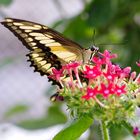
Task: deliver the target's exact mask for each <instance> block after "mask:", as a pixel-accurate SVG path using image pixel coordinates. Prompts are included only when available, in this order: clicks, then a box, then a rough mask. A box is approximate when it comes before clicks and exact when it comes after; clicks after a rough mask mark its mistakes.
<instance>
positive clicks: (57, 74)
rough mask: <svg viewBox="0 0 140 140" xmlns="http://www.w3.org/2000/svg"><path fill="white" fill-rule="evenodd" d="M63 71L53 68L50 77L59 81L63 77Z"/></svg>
mask: <svg viewBox="0 0 140 140" xmlns="http://www.w3.org/2000/svg"><path fill="white" fill-rule="evenodd" d="M63 76H64V74H63V69H60V70H57V69H56V68H52V74H51V75H50V76H49V77H51V78H53V79H56V80H57V81H59V80H60V77H63Z"/></svg>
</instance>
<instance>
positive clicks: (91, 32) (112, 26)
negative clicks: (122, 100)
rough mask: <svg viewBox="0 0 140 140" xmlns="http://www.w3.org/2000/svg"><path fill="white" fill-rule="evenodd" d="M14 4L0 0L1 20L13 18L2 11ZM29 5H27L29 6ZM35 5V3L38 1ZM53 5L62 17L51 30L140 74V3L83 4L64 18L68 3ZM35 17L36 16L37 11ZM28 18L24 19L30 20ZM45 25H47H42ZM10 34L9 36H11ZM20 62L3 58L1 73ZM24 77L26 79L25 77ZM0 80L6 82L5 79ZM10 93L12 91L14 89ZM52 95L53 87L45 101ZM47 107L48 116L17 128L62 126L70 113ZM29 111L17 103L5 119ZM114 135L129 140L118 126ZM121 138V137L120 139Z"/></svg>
mask: <svg viewBox="0 0 140 140" xmlns="http://www.w3.org/2000/svg"><path fill="white" fill-rule="evenodd" d="M15 1H16V0H15ZM15 1H14V0H12V1H11V0H0V16H1V19H3V18H4V17H7V16H8V17H9V16H11V15H10V14H9V15H8V14H7V13H6V12H5V11H6V10H3V7H4V8H5V7H6V8H7V9H8V8H11V6H12V4H13V3H14V2H15ZM26 3H27V4H28V2H26ZM34 3H36V1H35V2H34ZM34 3H33V5H34ZM53 3H54V4H55V8H56V9H57V10H58V11H59V12H60V15H61V16H60V18H57V19H55V21H53V22H51V23H49V25H50V27H52V28H53V29H55V30H57V31H59V32H61V33H63V34H64V35H65V36H66V37H68V38H70V39H72V40H74V41H75V42H77V43H79V44H80V45H81V46H83V47H84V48H88V47H89V46H91V45H96V46H98V47H99V48H100V51H104V50H105V49H107V50H109V51H111V52H113V53H117V54H118V59H116V60H115V62H116V63H118V64H120V65H121V66H122V67H126V66H131V67H132V70H135V71H137V72H140V68H138V67H137V66H136V61H138V60H139V59H140V0H81V3H82V6H83V7H82V9H81V10H79V11H78V12H77V13H76V14H73V15H72V16H67V15H66V14H65V4H66V3H67V2H66V1H64V0H63V1H61V0H53ZM43 5H44V3H43V1H40V5H38V6H39V7H41V6H43ZM71 6H72V5H71ZM74 6H75V5H73V7H74ZM21 7H22V5H21ZM18 8H19V7H18ZM29 8H30V7H29ZM68 8H69V9H68ZM19 9H20V8H19ZM75 9H76V8H75ZM46 10H47V5H46ZM67 10H69V11H70V10H71V7H67ZM39 12H40V11H39V10H38V14H39ZM24 13H25V15H26V16H27V17H28V18H27V19H28V20H30V16H28V13H26V10H24ZM50 13H51V10H50ZM44 14H45V10H44ZM54 14H55V12H54ZM56 14H57V12H56ZM26 16H25V17H26ZM32 16H33V17H35V16H36V15H35V14H34V11H33V13H32ZM25 17H24V19H25V20H27V19H26V18H25ZM14 18H20V16H19V15H18V16H16V12H15V14H14ZM32 19H33V18H32ZM32 19H31V20H32ZM42 19H43V16H42ZM45 20H46V21H47V19H44V21H45ZM38 22H39V21H38ZM40 23H41V22H40ZM44 23H45V22H43V23H42V24H44ZM7 33H9V34H10V32H7ZM5 38H6V36H5ZM7 40H8V39H7ZM16 41H17V40H16ZM5 43H6V42H5ZM1 45H2V44H1ZM21 54H22V53H21ZM18 56H19V55H18ZM17 59H19V58H17V56H16V57H14V58H11V57H10V58H9V57H7V56H5V57H3V58H2V59H1V60H0V69H3V67H4V66H5V65H11V64H13V63H15V62H16V61H17ZM5 69H6V67H5ZM0 73H1V71H0ZM24 76H25V77H26V75H24ZM35 76H36V75H35ZM0 80H1V82H3V79H0ZM32 82H33V81H32ZM21 84H22V82H21ZM35 88H36V87H34V90H36V89H35ZM10 89H11V90H12V87H11V88H10ZM23 89H24V87H23ZM23 89H21V90H23ZM21 90H19V91H18V94H20V92H21ZM52 92H53V93H54V92H55V89H53V88H52V87H50V86H49V87H46V90H45V92H44V93H43V94H45V96H44V98H46V100H47V99H48V98H49V96H50V95H52ZM16 94H17V93H16ZM48 102H49V101H48ZM48 106H49V108H48ZM48 106H46V110H47V111H46V113H45V115H42V116H41V117H40V118H35V119H32V118H28V117H27V118H26V119H23V120H21V121H15V122H16V124H18V125H19V126H22V127H24V128H27V129H39V128H46V127H49V126H54V125H56V124H63V123H65V122H66V121H67V119H68V117H67V115H66V114H67V113H66V112H65V111H62V110H64V109H62V108H63V104H62V103H52V104H50V105H48ZM29 108H30V105H29V106H28V105H26V104H21V103H17V104H16V105H14V106H11V108H9V109H8V110H6V111H5V114H4V119H5V120H10V118H11V117H14V116H16V115H19V114H20V113H21V114H22V115H23V116H24V113H23V112H26V111H28V110H29ZM94 127H95V126H94ZM94 127H93V128H94ZM93 128H92V130H93ZM95 128H96V129H94V130H96V131H97V133H96V135H97V134H98V131H99V130H98V129H99V128H98V125H97V127H95ZM120 130H121V131H120ZM96 131H95V132H96ZM111 132H112V133H111V137H112V139H113V140H123V139H124V136H128V132H127V131H126V130H124V129H120V128H119V127H117V126H116V127H114V128H112V130H111ZM94 134H95V133H94ZM118 134H119V135H120V137H118ZM96 135H95V136H96ZM95 136H92V135H90V136H89V138H87V139H88V140H90V139H93V137H94V139H96V140H97V139H100V138H97V137H98V135H97V136H96V138H95Z"/></svg>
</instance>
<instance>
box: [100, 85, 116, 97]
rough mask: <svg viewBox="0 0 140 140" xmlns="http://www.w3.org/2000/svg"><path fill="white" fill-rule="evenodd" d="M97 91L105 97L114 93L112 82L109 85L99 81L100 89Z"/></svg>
mask: <svg viewBox="0 0 140 140" xmlns="http://www.w3.org/2000/svg"><path fill="white" fill-rule="evenodd" d="M99 92H100V94H102V95H103V97H105V98H106V97H108V96H109V95H111V94H114V88H113V84H112V83H110V84H109V85H105V84H103V83H101V89H100V90H99Z"/></svg>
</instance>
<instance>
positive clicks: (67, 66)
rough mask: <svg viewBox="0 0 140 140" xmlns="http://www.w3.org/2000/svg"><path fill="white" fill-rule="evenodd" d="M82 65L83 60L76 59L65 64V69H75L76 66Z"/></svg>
mask: <svg viewBox="0 0 140 140" xmlns="http://www.w3.org/2000/svg"><path fill="white" fill-rule="evenodd" d="M80 65H81V62H77V61H74V62H70V63H68V64H66V65H64V66H63V68H64V69H67V70H72V69H73V70H74V69H75V68H77V67H79V66H80Z"/></svg>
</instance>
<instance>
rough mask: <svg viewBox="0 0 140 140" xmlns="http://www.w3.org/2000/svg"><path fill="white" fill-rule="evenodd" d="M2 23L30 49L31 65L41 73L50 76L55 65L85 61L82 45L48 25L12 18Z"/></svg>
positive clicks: (60, 65)
mask: <svg viewBox="0 0 140 140" xmlns="http://www.w3.org/2000/svg"><path fill="white" fill-rule="evenodd" d="M2 24H3V25H4V26H5V27H7V28H8V29H9V30H10V31H11V32H13V33H14V34H15V36H17V37H18V38H19V40H21V42H22V43H23V44H24V45H25V46H26V47H27V48H28V49H29V50H30V53H29V54H28V55H27V56H28V57H29V61H30V62H31V66H34V67H35V71H38V72H40V74H41V75H47V76H48V75H50V73H51V69H52V68H53V67H55V68H57V69H60V68H61V67H62V65H63V64H65V63H67V62H69V61H74V60H81V61H83V49H82V48H81V46H80V45H78V44H77V43H75V42H73V41H71V40H69V39H66V38H64V37H63V36H62V35H61V34H60V33H58V32H56V31H54V30H52V29H50V28H48V27H47V26H44V25H41V24H38V23H34V22H29V21H25V20H19V19H12V18H7V19H5V21H3V22H2Z"/></svg>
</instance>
